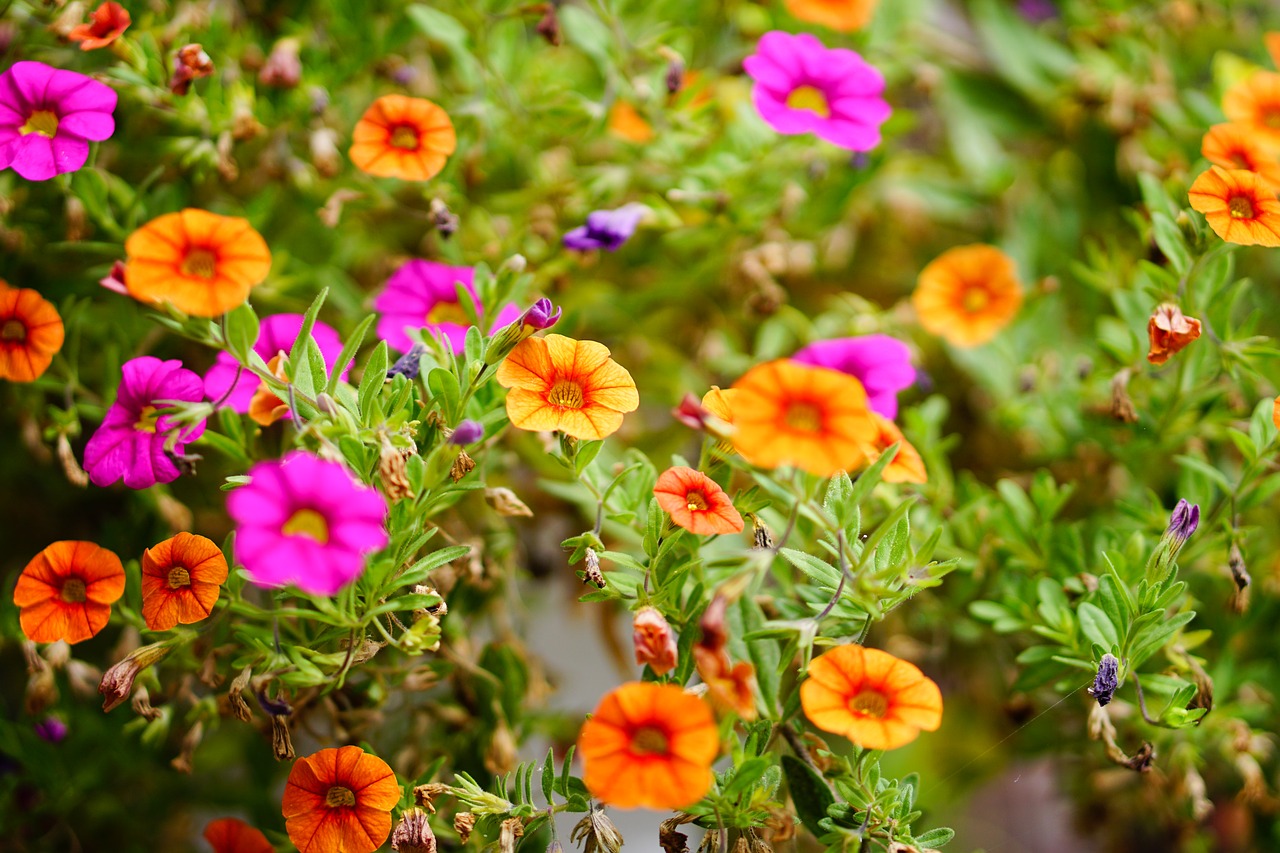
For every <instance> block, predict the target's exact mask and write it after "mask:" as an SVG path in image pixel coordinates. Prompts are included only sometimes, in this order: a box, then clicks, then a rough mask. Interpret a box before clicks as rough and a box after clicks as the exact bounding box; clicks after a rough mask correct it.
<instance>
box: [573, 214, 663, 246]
mask: <svg viewBox="0 0 1280 853" xmlns="http://www.w3.org/2000/svg"><path fill="white" fill-rule="evenodd" d="M648 212H649V208H647V207H645V206H644V205H643V204H636V203H632V204H624V205H623V206H622V207H619V208H618V209H617V210H596V211H592V212H591V213H589V214H587V224H586V225H581V226H579V227H577V228H574V229H573V230H572V231H568V232H566V233H565V235H564V244H565V246H566V247H567V248H570V249H577V250H578V251H581V252H585V251H588V250H590V249H608V250H609V251H610V252H613V251H616V250H617V249H619V248H621V246H622V244H623V243H626V242H627V241H628V240H630V239H631V235H632V234H634V233H636V226H637V225H639V224H640V220H641V219H644V215H645V214H646V213H648Z"/></svg>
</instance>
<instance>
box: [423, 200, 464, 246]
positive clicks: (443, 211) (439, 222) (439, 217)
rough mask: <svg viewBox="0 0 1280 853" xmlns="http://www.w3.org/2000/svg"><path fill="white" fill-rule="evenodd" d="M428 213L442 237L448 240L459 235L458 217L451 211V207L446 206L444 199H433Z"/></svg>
mask: <svg viewBox="0 0 1280 853" xmlns="http://www.w3.org/2000/svg"><path fill="white" fill-rule="evenodd" d="M428 212H429V213H430V214H431V224H432V225H434V226H435V228H436V233H437V234H439V235H440V236H441V237H443V238H444V239H446V240H448V239H449V238H450V237H452V236H453V235H454V234H456V233H457V231H458V225H459V220H458V215H457V214H456V213H454V212H453V211H451V210H450V209H449V205H447V204H445V203H444V200H443V199H439V198H433V199H431V205H430V207H429V208H428Z"/></svg>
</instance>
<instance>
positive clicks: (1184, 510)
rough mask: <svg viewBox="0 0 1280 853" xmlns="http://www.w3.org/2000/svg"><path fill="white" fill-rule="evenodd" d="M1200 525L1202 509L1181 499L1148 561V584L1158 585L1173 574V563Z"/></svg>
mask: <svg viewBox="0 0 1280 853" xmlns="http://www.w3.org/2000/svg"><path fill="white" fill-rule="evenodd" d="M1199 525H1200V507H1199V505H1197V504H1192V503H1188V502H1187V501H1186V499H1180V500H1179V501H1178V505H1177V506H1175V507H1174V509H1173V513H1172V515H1170V516H1169V526H1168V527H1167V528H1165V531H1164V535H1163V536H1161V537H1160V541H1159V542H1158V543H1157V544H1156V549H1155V551H1154V552H1153V553H1152V554H1151V559H1149V560H1148V561H1147V568H1146V578H1147V583H1149V584H1156V583H1160V582H1161V581H1164V580H1165V579H1166V578H1168V577H1169V575H1170V574H1172V572H1173V561H1174V560H1175V559H1177V556H1178V552H1179V551H1181V550H1182V546H1183V545H1186V544H1187V540H1188V539H1190V538H1191V534H1193V533H1195V532H1196V527H1198V526H1199Z"/></svg>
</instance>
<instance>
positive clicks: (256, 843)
mask: <svg viewBox="0 0 1280 853" xmlns="http://www.w3.org/2000/svg"><path fill="white" fill-rule="evenodd" d="M204 840H205V841H208V842H209V846H211V847H212V848H213V853H275V849H276V848H274V847H272V846H271V842H270V841H268V840H267V837H266V836H265V835H263V834H262V832H261V831H260V830H257V829H254V828H253V827H252V826H250V825H249V824H247V823H245V822H244V821H242V820H240V819H238V818H234V817H220V818H218V819H217V820H211V821H209V823H208V824H207V825H206V826H205V828H204Z"/></svg>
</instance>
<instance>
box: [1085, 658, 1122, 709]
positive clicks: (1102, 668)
mask: <svg viewBox="0 0 1280 853" xmlns="http://www.w3.org/2000/svg"><path fill="white" fill-rule="evenodd" d="M1119 686H1120V661H1119V660H1117V659H1116V656H1115V655H1113V654H1111V653H1110V652H1107V653H1106V654H1105V655H1103V656H1102V660H1101V661H1100V662H1099V663H1098V675H1097V676H1096V677H1095V678H1094V679H1093V686H1092V687H1089V688H1086V692H1087V693H1088V694H1089V695H1090V696H1092V697H1093V698H1094V699H1096V700H1098V704H1099V705H1106V704H1107V703H1109V702H1110V701H1111V697H1112V696H1114V695H1115V694H1116V688H1117V687H1119Z"/></svg>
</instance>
